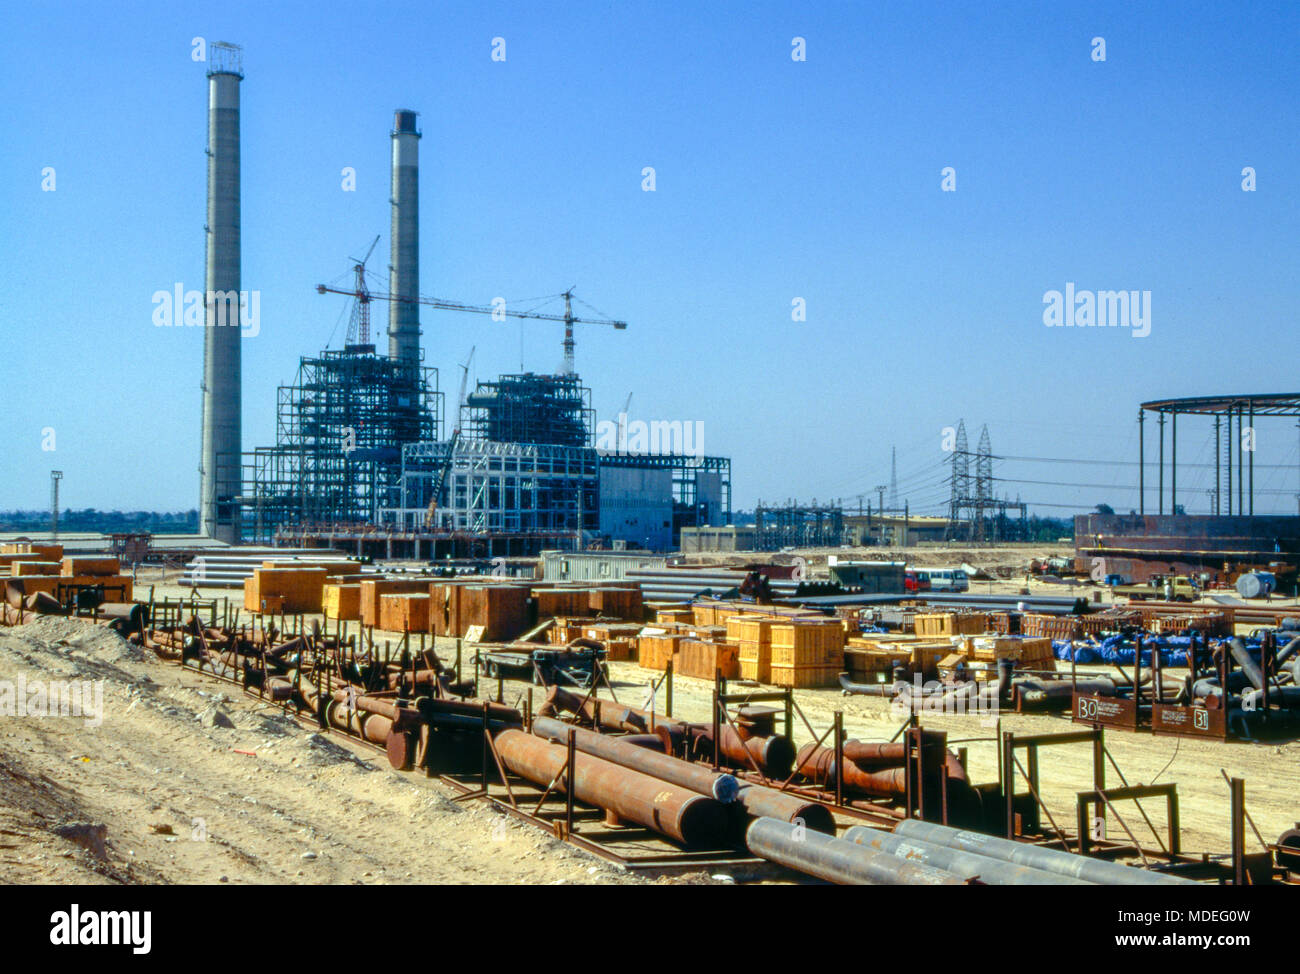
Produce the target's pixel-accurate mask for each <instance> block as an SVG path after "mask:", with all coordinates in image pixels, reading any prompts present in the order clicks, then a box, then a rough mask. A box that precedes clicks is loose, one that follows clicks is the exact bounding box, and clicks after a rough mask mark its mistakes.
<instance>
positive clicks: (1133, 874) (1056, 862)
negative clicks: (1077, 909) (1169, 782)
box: [845, 819, 1197, 886]
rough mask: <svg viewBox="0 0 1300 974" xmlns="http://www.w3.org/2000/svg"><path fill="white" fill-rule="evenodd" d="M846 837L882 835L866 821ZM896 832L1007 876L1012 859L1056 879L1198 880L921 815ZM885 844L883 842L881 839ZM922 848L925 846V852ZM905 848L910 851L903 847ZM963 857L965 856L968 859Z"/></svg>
mask: <svg viewBox="0 0 1300 974" xmlns="http://www.w3.org/2000/svg"><path fill="white" fill-rule="evenodd" d="M845 838H848V839H851V840H852V841H855V842H866V843H868V844H870V843H874V842H877V841H880V840H879V836H878V834H877V832H876V830H874V829H866V828H862V827H854V828H851V829H849V831H848V832H847V833H846V834H845ZM893 838H895V839H898V840H900V841H901V842H906V843H911V844H913V845H915V846H916V848H917V850H918V853H917V854H918V855H931V856H934V857H935V859H936V861H938V859H939V856H940V854H939V853H938V852H937V849H938V848H943V849H949V850H955V851H959V852H964V853H968V854H970V855H974V856H977V857H979V858H980V859H983V860H989V862H988V863H987V864H985V865H984V866H983V868H984V869H985V871H986V872H985V874H986V875H988V876H999V877H1001V878H1004V879H1005V878H1009V877H1011V876H1013V875H1015V874H1013V873H1012V872H1010V871H1008V870H1007V869H1005V868H1004V867H999V866H997V865H995V864H996V863H1002V864H1004V866H1005V864H1013V865H1018V866H1023V867H1027V868H1029V869H1033V870H1038V871H1042V872H1047V873H1051V874H1053V875H1055V876H1057V877H1060V878H1059V879H1058V880H1057V881H1058V882H1063V881H1065V880H1068V879H1074V880H1079V881H1082V882H1085V883H1096V884H1099V885H1108V886H1168V885H1197V884H1196V883H1194V882H1193V881H1192V880H1189V879H1183V878H1182V877H1179V876H1170V875H1168V874H1165V873H1157V872H1152V871H1150V870H1146V869H1136V868H1134V867H1132V866H1123V865H1120V864H1119V863H1114V862H1108V861H1106V860H1104V859H1091V858H1089V857H1087V856H1079V855H1075V854H1074V853H1071V852H1063V851H1061V850H1059V849H1046V848H1043V847H1042V846H1036V845H1030V844H1028V843H1025V842H1014V841H1012V840H1010V839H1000V838H998V837H996V836H992V835H985V834H984V833H982V832H970V831H965V830H962V829H954V828H951V827H949V826H947V825H938V824H936V823H934V822H923V821H921V820H920V819H905V820H904V821H902V822H899V823H898V825H897V826H895V828H894V832H893ZM884 844H885V843H883V842H882V845H884ZM900 848H902V846H900V845H897V844H896V845H895V849H900ZM920 850H927V851H926V852H924V853H923V852H921V851H920ZM903 854H904V855H906V854H907V852H906V850H905V849H904V851H903ZM947 861H949V862H955V861H956V860H955V859H951V858H949V859H948V860H947ZM962 861H963V862H965V861H966V860H962ZM977 864H978V863H977ZM966 868H968V867H967V866H963V867H960V869H959V871H964V870H965V869H966ZM984 881H985V882H992V881H993V880H991V879H985V880H984Z"/></svg>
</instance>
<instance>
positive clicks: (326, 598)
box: [321, 583, 361, 622]
mask: <svg viewBox="0 0 1300 974" xmlns="http://www.w3.org/2000/svg"><path fill="white" fill-rule="evenodd" d="M321 609H322V611H323V612H324V613H325V618H326V619H336V620H340V619H341V620H345V621H348V622H354V621H356V620H358V619H360V618H361V586H360V585H359V584H357V585H339V584H336V583H329V584H326V585H325V587H324V588H323V589H322V590H321Z"/></svg>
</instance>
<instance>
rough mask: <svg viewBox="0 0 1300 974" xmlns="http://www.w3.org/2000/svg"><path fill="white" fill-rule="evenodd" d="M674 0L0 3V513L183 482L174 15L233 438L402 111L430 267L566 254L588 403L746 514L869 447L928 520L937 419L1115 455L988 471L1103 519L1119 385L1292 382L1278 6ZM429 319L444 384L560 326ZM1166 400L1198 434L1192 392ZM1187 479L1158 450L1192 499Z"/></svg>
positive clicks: (437, 281)
mask: <svg viewBox="0 0 1300 974" xmlns="http://www.w3.org/2000/svg"><path fill="white" fill-rule="evenodd" d="M684 6H685V5H678V4H667V3H649V4H585V3H563V4H561V3H555V4H522V3H520V4H493V3H464V4H459V3H458V4H443V3H427V2H426V3H411V4H379V5H347V6H344V5H331V4H319V3H266V2H263V3H255V4H240V3H227V4H221V5H210V4H205V5H198V4H187V3H135V4H124V5H122V6H121V8H120V9H114V10H109V9H105V8H102V7H100V6H99V5H91V4H80V3H59V4H51V5H48V6H45V5H39V4H37V5H29V6H26V7H22V8H17V7H15V6H14V5H10V6H9V7H8V8H7V10H6V12H5V13H4V15H3V20H2V21H0V91H3V93H4V95H5V98H4V103H5V106H6V112H5V119H4V125H3V130H4V137H3V146H4V151H3V152H0V230H3V239H4V240H5V241H6V244H7V248H6V249H7V254H6V259H5V260H4V262H3V264H2V265H0V314H3V317H4V320H5V323H6V333H7V336H8V339H7V341H6V342H5V343H4V348H3V349H2V350H0V389H3V391H4V402H5V411H6V414H7V419H8V422H7V424H6V425H7V427H8V435H7V436H6V444H5V449H4V452H3V454H0V456H3V461H2V462H0V471H2V472H3V476H0V508H9V507H40V506H42V505H44V504H45V503H47V498H48V471H49V470H50V469H51V468H54V467H57V468H60V469H62V470H63V471H64V472H65V479H64V481H63V487H62V497H63V499H64V502H65V503H66V504H67V505H68V506H71V507H76V508H81V507H92V506H93V507H99V508H115V507H121V508H139V507H143V508H158V509H163V508H166V509H172V508H189V507H192V506H195V505H196V502H197V495H198V473H197V467H198V458H199V410H200V398H199V382H200V378H201V369H202V338H201V332H200V331H199V330H196V329H165V328H156V327H155V326H154V325H153V324H152V321H151V315H152V312H153V304H152V303H151V296H152V295H153V293H154V292H155V291H157V290H160V289H163V290H169V289H171V288H172V287H173V286H174V284H175V283H176V282H182V283H184V284H185V286H186V287H187V288H188V287H194V288H201V287H202V286H203V223H204V214H205V201H204V192H205V168H204V166H205V160H204V147H205V141H206V128H205V111H206V81H205V77H204V74H205V66H204V65H203V64H201V63H195V62H194V61H192V60H191V56H190V53H191V39H192V38H194V37H196V36H201V37H204V38H206V39H207V40H208V41H213V40H229V41H233V42H235V43H239V44H241V45H243V47H244V70H245V76H246V77H245V81H244V83H243V92H242V96H243V114H242V125H243V279H244V286H245V288H250V289H251V288H256V289H258V290H260V292H261V314H262V324H261V331H260V334H259V335H258V336H257V337H256V338H248V339H246V340H245V341H244V344H243V354H244V373H243V381H244V447H245V449H251V448H252V446H254V445H256V444H263V443H269V442H271V441H272V440H273V438H274V419H275V388H276V386H277V385H278V384H280V383H281V382H285V381H288V380H289V379H290V378H291V377H292V374H293V371H294V368H295V366H296V362H297V359H298V357H299V356H300V355H304V354H309V353H314V352H315V351H317V350H319V349H321V348H323V347H326V345H327V343H331V344H332V346H333V347H337V345H338V344H339V342H340V341H341V339H342V332H343V328H344V326H345V324H346V300H345V299H344V298H340V297H335V296H321V295H318V294H316V293H315V291H314V286H315V285H316V284H317V283H318V282H322V281H335V280H339V281H342V280H345V279H346V277H345V275H346V273H347V271H348V269H349V266H350V263H349V260H348V257H349V256H350V255H356V254H359V253H361V252H363V251H364V250H365V248H366V247H367V246H368V245H369V242H370V241H371V240H372V239H373V238H374V236H375V235H376V234H380V235H382V238H383V239H382V241H381V243H380V246H379V248H378V249H377V251H376V254H377V258H376V260H375V261H374V262H373V263H372V266H374V267H376V268H377V269H378V270H380V271H382V270H383V268H384V266H385V264H386V262H387V248H388V229H389V212H388V210H389V208H388V203H387V199H388V191H389V187H388V153H389V138H388V132H389V129H390V127H391V123H392V111H393V109H394V108H397V107H408V108H413V109H415V110H417V111H419V112H420V113H421V119H420V124H421V127H422V130H423V133H424V138H423V141H422V143H421V186H420V192H421V221H422V238H421V248H422V249H421V290H422V291H423V292H424V293H426V294H431V295H437V296H440V297H446V298H451V299H453V300H459V301H464V302H468V303H487V302H489V301H491V299H492V298H494V297H496V296H498V295H500V296H504V297H506V298H507V299H510V300H513V299H519V298H528V297H532V296H535V295H545V294H553V293H555V292H558V291H560V290H562V289H563V288H565V287H567V286H570V285H576V286H577V292H576V293H577V294H578V295H579V296H580V297H582V298H584V299H585V300H586V301H588V302H590V303H591V304H592V305H594V306H596V307H597V308H600V309H601V310H602V311H603V312H605V313H607V314H608V315H610V316H613V317H619V318H623V319H626V320H627V321H628V322H629V323H630V327H629V329H628V330H627V331H625V332H616V331H613V330H612V329H605V328H588V329H586V330H584V331H580V332H579V335H578V347H577V364H578V370H579V372H580V373H582V374H583V376H584V378H585V379H586V380H587V382H588V383H589V384H590V385H591V386H592V388H593V399H594V404H595V406H596V409H597V411H598V413H599V415H600V417H601V418H613V415H614V414H615V413H616V412H617V411H618V410H619V409H620V408H621V407H622V405H623V403H624V401H625V400H626V398H627V396H628V394H629V393H631V394H632V396H633V400H632V410H631V412H632V418H633V419H638V418H640V419H645V420H651V419H665V420H675V419H680V420H687V421H696V420H698V421H700V422H702V423H703V424H704V427H703V428H704V446H705V449H706V451H707V452H710V453H718V454H722V455H729V456H731V457H732V458H733V481H734V489H735V501H736V505H737V506H745V507H748V506H750V505H752V504H753V502H754V501H755V500H756V499H757V498H760V497H761V498H764V499H766V500H768V501H775V500H784V499H786V498H788V497H797V498H800V499H802V500H810V499H811V498H813V497H816V498H818V499H819V500H826V499H828V498H833V497H842V498H845V499H846V501H848V500H849V499H850V498H855V495H857V494H859V493H864V492H865V493H867V494H872V493H873V488H874V487H875V485H877V484H880V483H885V482H886V481H887V480H888V474H889V451H890V447H891V445H896V446H897V449H898V468H899V479H900V494H901V495H902V496H904V497H907V498H908V499H909V500H910V501H911V503H912V504H913V506H914V508H915V509H918V510H921V511H924V512H931V513H933V512H938V509H939V507H940V506H941V504H942V502H943V500H944V499H945V498H946V488H945V486H944V485H943V483H942V479H943V477H944V476H945V470H944V467H943V465H942V460H943V457H944V454H943V453H942V452H941V449H940V445H941V437H942V431H943V428H944V427H945V426H952V425H955V424H956V421H957V420H958V419H960V418H964V419H965V421H966V425H967V428H968V432H969V435H970V440H971V445H972V447H973V446H974V444H975V441H976V440H977V439H978V436H979V429H980V427H981V425H983V424H985V423H987V424H988V426H989V431H990V435H991V437H992V443H993V448H994V451H995V453H1002V454H1006V455H1009V456H1017V457H1032V458H1065V459H1080V458H1082V459H1096V460H1103V461H1124V462H1127V463H1129V464H1130V466H1123V465H1121V464H1118V463H1103V464H1097V465H1081V464H1059V463H1048V462H1043V461H1041V460H1034V461H1030V460H1025V461H1010V460H1008V461H1006V462H1005V463H999V464H997V465H996V469H995V473H996V474H997V475H998V476H1000V477H1003V478H1005V480H1004V481H1002V482H1001V483H1000V484H999V488H1000V490H1001V491H1003V492H1007V493H1010V494H1011V495H1012V496H1015V495H1017V494H1018V495H1019V496H1021V497H1022V498H1024V499H1026V500H1028V501H1030V502H1031V503H1032V505H1033V508H1034V509H1035V510H1037V511H1039V512H1040V513H1048V514H1058V515H1060V514H1067V513H1070V512H1071V511H1073V510H1084V509H1088V508H1090V507H1091V506H1092V505H1093V504H1095V503H1097V502H1098V501H1107V502H1109V503H1111V504H1112V505H1114V506H1115V507H1116V508H1117V509H1120V508H1122V509H1125V510H1126V509H1128V508H1129V507H1130V506H1135V505H1136V491H1135V490H1134V489H1133V487H1132V485H1133V484H1134V483H1135V481H1136V470H1135V468H1134V467H1133V466H1131V464H1132V463H1133V461H1135V460H1136V458H1137V430H1136V423H1135V417H1136V413H1137V403H1138V402H1140V401H1142V400H1145V399H1152V398H1160V397H1166V396H1179V395H1206V394H1218V393H1239V392H1246V391H1253V392H1284V391H1293V390H1294V389H1295V388H1296V387H1297V385H1300V382H1298V381H1297V370H1296V356H1295V352H1296V350H1297V339H1296V314H1295V295H1296V293H1297V290H1298V285H1300V280H1298V279H1297V278H1298V274H1297V267H1298V266H1300V263H1298V261H1297V253H1298V250H1300V248H1298V247H1297V244H1298V243H1300V205H1298V204H1297V202H1296V194H1295V188H1296V186H1297V185H1300V172H1298V171H1297V168H1298V162H1297V161H1298V160H1300V151H1297V150H1298V149H1300V146H1298V145H1297V133H1300V125H1298V124H1297V111H1296V109H1297V105H1298V104H1300V98H1298V97H1297V96H1298V95H1300V90H1298V89H1300V80H1298V79H1300V69H1297V67H1296V61H1295V52H1294V44H1295V40H1296V38H1297V36H1300V6H1297V5H1296V4H1294V3H1276V4H1270V3H1261V4H1253V5H1251V6H1250V7H1249V8H1244V9H1243V8H1240V7H1237V6H1235V5H1229V4H1200V3H1178V4H1142V5H1132V4H1127V3H1116V4H1088V5H1086V6H1074V5H1064V4H1041V3H1025V4H997V5H991V4H922V3H906V4H865V3H864V4H798V5H794V4H764V3H758V4H744V5H741V4H721V3H713V4H709V3H706V4H699V5H693V6H694V7H695V8H696V9H690V10H687V9H681V8H683V7H684ZM498 36H499V37H504V38H505V41H506V60H505V62H503V63H502V62H494V61H493V60H492V59H491V57H490V53H491V45H492V39H493V38H494V37H498ZM796 36H800V37H804V38H805V39H806V50H807V59H806V61H803V62H796V61H794V60H792V58H791V40H792V38H794V37H796ZM1096 36H1101V37H1104V38H1105V43H1106V60H1105V61H1104V62H1095V61H1094V60H1092V58H1091V56H1090V55H1091V51H1092V45H1091V40H1092V38H1093V37H1096ZM345 166H351V167H354V168H355V169H356V172H357V188H356V191H355V192H344V191H342V189H341V175H340V170H341V169H342V168H343V167H345ZM645 166H653V167H654V168H655V170H656V190H655V192H652V193H648V192H643V191H642V188H641V183H642V177H641V170H642V168H643V167H645ZM947 166H951V167H953V168H954V169H955V171H956V186H957V189H956V191H955V192H943V191H942V190H941V185H940V184H941V170H942V169H943V168H944V167H947ZM1246 166H1251V167H1253V168H1254V169H1255V171H1256V173H1257V189H1256V191H1255V192H1243V191H1242V188H1241V183H1242V176H1241V171H1242V169H1243V167H1246ZM44 167H54V169H55V173H56V189H55V191H54V192H43V191H42V190H41V179H42V170H43V169H44ZM1067 281H1071V282H1075V283H1076V285H1077V287H1078V288H1081V289H1093V290H1103V289H1131V290H1149V291H1151V293H1152V298H1151V307H1152V320H1151V333H1150V335H1149V336H1147V337H1146V338H1143V339H1135V338H1133V337H1132V336H1131V334H1130V333H1129V332H1128V331H1127V330H1125V329H1061V328H1047V327H1044V325H1043V321H1042V312H1043V295H1044V293H1045V292H1046V291H1048V290H1051V289H1063V288H1064V286H1065V284H1066V282H1067ZM796 297H801V298H803V299H804V300H805V301H806V304H807V320H806V321H804V322H796V321H792V320H791V302H792V300H793V299H794V298H796ZM421 320H422V325H423V330H424V348H425V354H426V359H427V363H428V364H432V365H435V366H437V367H438V368H439V369H440V370H441V385H442V387H443V389H444V390H451V391H452V392H453V393H454V390H455V388H456V386H457V384H458V376H459V369H458V368H457V365H456V363H458V362H461V361H463V360H464V359H465V357H466V355H467V354H468V353H469V350H470V347H471V346H476V347H477V353H476V355H475V367H474V372H475V375H476V376H477V377H478V378H488V377H490V376H492V375H495V374H496V373H498V372H506V371H517V370H518V369H519V368H520V365H521V357H522V363H523V365H524V367H525V368H527V369H531V370H534V371H551V370H553V369H554V368H555V367H556V366H557V365H558V363H559V360H560V339H561V333H560V326H558V325H552V324H549V323H536V322H526V323H524V324H523V325H522V326H521V325H520V324H519V323H518V322H513V323H509V324H501V323H494V322H492V321H491V320H490V319H487V318H483V317H478V316H467V315H455V314H449V313H446V312H441V311H434V310H430V309H423V310H422V315H421ZM377 321H378V324H379V327H380V329H381V330H382V328H383V326H384V324H385V323H386V314H385V312H384V309H383V308H382V306H380V307H379V310H378V312H377ZM331 339H332V341H331ZM47 428H52V429H53V430H54V431H55V437H56V439H55V446H56V448H55V450H54V451H53V452H50V451H45V450H42V443H43V441H45V442H46V445H48V438H46V437H43V433H42V431H43V430H45V429H47ZM1181 432H1182V434H1183V437H1182V438H1180V447H1181V448H1182V449H1181V450H1180V458H1183V459H1185V460H1187V461H1189V462H1191V463H1201V464H1205V463H1207V462H1208V463H1212V461H1213V454H1212V446H1211V444H1212V431H1211V427H1210V425H1209V424H1208V423H1206V422H1204V421H1202V422H1201V423H1193V422H1186V423H1185V424H1184V426H1183V430H1182V431H1181ZM1148 446H1149V451H1148V452H1149V455H1151V454H1152V453H1153V452H1154V437H1153V436H1152V435H1150V434H1149V438H1148ZM1298 452H1300V446H1298V436H1297V430H1296V428H1295V426H1294V425H1292V424H1290V423H1288V421H1280V420H1279V421H1272V422H1261V423H1260V424H1259V427H1258V452H1257V454H1256V461H1257V468H1256V485H1257V490H1258V491H1259V494H1258V498H1259V499H1258V501H1257V505H1256V510H1257V511H1261V510H1263V511H1269V510H1278V511H1283V512H1291V513H1294V512H1295V510H1296V499H1295V496H1294V495H1295V493H1296V492H1297V490H1300V486H1297V472H1296V464H1297V459H1298V457H1297V454H1298ZM1152 476H1154V470H1153V471H1152ZM1211 477H1212V470H1207V469H1206V468H1205V467H1199V468H1197V467H1190V466H1189V467H1187V468H1186V469H1185V470H1184V471H1183V472H1180V478H1179V479H1180V485H1181V486H1182V487H1183V488H1184V490H1186V491H1187V493H1185V494H1182V493H1181V492H1180V494H1181V496H1180V498H1179V499H1180V501H1184V502H1186V503H1187V504H1188V506H1189V510H1191V511H1193V512H1196V511H1198V510H1201V511H1203V510H1204V509H1205V504H1206V497H1205V492H1204V488H1205V487H1207V486H1208V485H1209V483H1210V478H1211ZM1028 481H1044V482H1046V483H1042V484H1034V483H1028ZM1076 483H1078V484H1087V485H1089V486H1086V487H1074V486H1068V485H1069V484H1076ZM1267 491H1272V492H1273V493H1265V492H1267ZM852 503H854V504H856V499H854V500H852ZM1154 503H1155V497H1154V491H1152V492H1151V495H1150V497H1149V501H1148V507H1149V508H1151V509H1153V508H1154Z"/></svg>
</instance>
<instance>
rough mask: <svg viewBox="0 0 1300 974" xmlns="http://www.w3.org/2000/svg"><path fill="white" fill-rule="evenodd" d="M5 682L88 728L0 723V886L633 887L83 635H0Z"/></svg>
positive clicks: (222, 692) (126, 648)
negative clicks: (51, 686) (52, 695)
mask: <svg viewBox="0 0 1300 974" xmlns="http://www.w3.org/2000/svg"><path fill="white" fill-rule="evenodd" d="M20 678H24V679H26V680H27V681H28V686H29V687H31V686H32V685H34V684H33V682H32V681H37V680H41V681H47V682H48V681H55V680H69V681H78V682H80V681H98V680H102V681H104V682H103V719H102V722H100V723H99V724H98V726H93V721H91V720H87V719H85V718H83V717H73V716H60V717H34V716H26V717H23V716H11V717H4V716H0V882H5V883H23V884H28V883H42V884H63V883H119V882H124V883H226V882H229V883H509V884H522V885H546V884H560V883H601V884H605V883H643V882H646V880H645V879H643V878H641V877H639V876H637V875H634V874H631V873H629V872H627V871H625V870H622V869H620V868H618V867H616V866H614V865H611V864H609V863H606V862H605V861H604V860H601V859H598V858H596V857H593V856H590V855H588V854H586V853H584V852H582V851H581V850H578V849H576V848H574V847H572V846H568V845H566V844H564V843H561V842H558V841H556V840H555V839H553V838H551V837H549V836H548V835H546V834H545V833H543V832H542V831H540V830H538V829H536V828H533V827H531V826H527V825H523V824H521V823H517V822H516V821H515V820H513V819H510V818H508V817H506V816H503V815H500V814H498V813H496V812H494V811H492V810H491V809H490V808H489V807H487V806H485V805H483V804H482V803H478V802H469V803H463V804H457V803H453V802H452V801H450V800H449V797H448V796H450V795H451V794H452V792H451V790H450V789H449V788H447V787H446V786H445V785H442V784H441V783H440V782H437V781H436V780H429V779H426V778H424V777H422V776H419V775H414V774H402V773H400V772H397V771H393V770H392V769H390V768H389V766H388V763H387V761H386V760H385V758H384V756H383V755H382V754H379V753H377V752H374V751H369V750H362V749H360V748H355V747H353V746H351V745H349V744H347V743H341V742H340V740H339V738H338V737H337V736H331V737H330V738H328V739H326V738H324V737H322V736H321V735H320V734H318V733H316V732H315V731H314V730H313V729H311V728H308V727H304V726H303V725H301V724H299V723H297V722H296V721H294V720H292V719H291V718H289V717H286V716H284V715H283V714H281V713H279V712H278V710H277V709H275V708H272V707H271V706H269V705H266V704H261V703H259V702H258V701H257V700H256V699H255V698H253V697H250V696H247V695H244V694H242V693H241V692H240V691H239V690H238V688H234V687H230V686H227V685H223V684H220V683H217V682H216V681H215V680H213V679H211V678H209V677H205V676H200V675H198V674H194V673H187V672H182V671H181V670H180V669H179V668H178V667H176V666H175V665H172V664H166V665H164V664H161V663H159V662H157V661H156V659H153V658H152V654H151V653H148V651H146V650H141V649H140V648H138V647H135V646H132V645H130V644H129V643H126V642H125V641H123V640H122V639H120V638H119V637H118V636H117V635H116V634H114V633H112V632H110V631H108V630H106V629H104V628H102V627H99V626H94V625H92V624H90V623H86V622H83V621H80V620H74V619H63V618H53V617H47V618H43V619H40V620H38V621H36V622H33V623H29V624H27V625H24V626H19V627H14V628H10V629H0V681H12V682H15V683H16V681H18V680H19V679H20ZM661 882H693V883H694V882H710V879H709V878H708V877H707V876H704V875H699V874H697V875H694V876H688V877H685V878H682V879H678V880H661Z"/></svg>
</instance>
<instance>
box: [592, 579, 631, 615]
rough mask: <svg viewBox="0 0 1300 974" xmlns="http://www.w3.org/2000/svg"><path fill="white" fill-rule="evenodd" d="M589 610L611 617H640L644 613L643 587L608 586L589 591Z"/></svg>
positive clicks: (594, 613) (595, 613)
mask: <svg viewBox="0 0 1300 974" xmlns="http://www.w3.org/2000/svg"><path fill="white" fill-rule="evenodd" d="M587 611H589V612H591V613H592V614H593V615H602V616H607V617H608V618H611V619H640V618H641V617H642V615H643V614H644V611H645V610H644V607H643V604H642V601H641V588H640V586H636V587H627V586H620V587H615V586H608V587H602V588H593V589H590V590H588V592H587Z"/></svg>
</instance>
